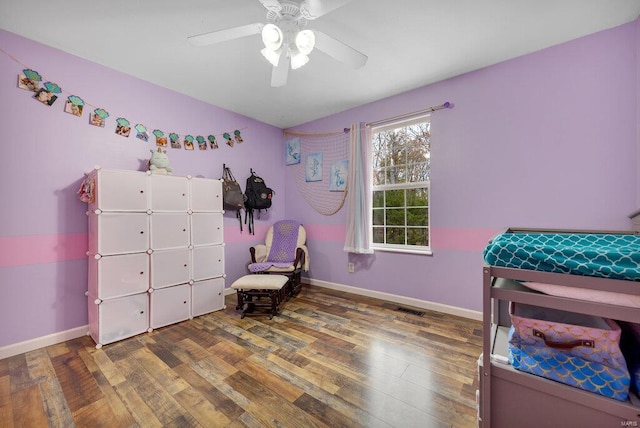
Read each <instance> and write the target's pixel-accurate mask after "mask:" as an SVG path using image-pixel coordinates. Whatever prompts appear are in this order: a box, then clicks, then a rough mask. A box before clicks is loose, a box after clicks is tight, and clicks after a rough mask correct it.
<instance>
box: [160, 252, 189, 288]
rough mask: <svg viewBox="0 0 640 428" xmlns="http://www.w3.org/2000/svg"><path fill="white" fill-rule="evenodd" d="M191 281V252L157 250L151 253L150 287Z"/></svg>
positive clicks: (162, 286)
mask: <svg viewBox="0 0 640 428" xmlns="http://www.w3.org/2000/svg"><path fill="white" fill-rule="evenodd" d="M190 279H191V250H189V249H188V248H179V249H175V250H159V251H154V252H153V253H151V287H152V288H155V289H157V288H164V287H169V286H171V285H176V284H186V283H187V282H189V280H190Z"/></svg>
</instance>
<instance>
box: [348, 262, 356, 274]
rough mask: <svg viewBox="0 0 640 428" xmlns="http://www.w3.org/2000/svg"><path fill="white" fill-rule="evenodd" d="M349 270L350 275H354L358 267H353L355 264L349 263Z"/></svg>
mask: <svg viewBox="0 0 640 428" xmlns="http://www.w3.org/2000/svg"><path fill="white" fill-rule="evenodd" d="M347 269H349V273H354V272H355V271H356V267H355V266H354V265H353V263H349V264H348V265H347Z"/></svg>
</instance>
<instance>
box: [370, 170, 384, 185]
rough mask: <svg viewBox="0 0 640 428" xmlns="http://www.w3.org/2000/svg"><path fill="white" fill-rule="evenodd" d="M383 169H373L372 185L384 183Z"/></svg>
mask: <svg viewBox="0 0 640 428" xmlns="http://www.w3.org/2000/svg"><path fill="white" fill-rule="evenodd" d="M384 174H385V170H384V169H374V170H373V185H374V186H381V185H383V184H384Z"/></svg>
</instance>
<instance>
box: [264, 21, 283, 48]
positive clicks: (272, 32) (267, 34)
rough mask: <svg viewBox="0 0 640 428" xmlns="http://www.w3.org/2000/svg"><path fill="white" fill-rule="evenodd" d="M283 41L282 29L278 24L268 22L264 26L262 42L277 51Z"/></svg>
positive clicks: (266, 46)
mask: <svg viewBox="0 0 640 428" xmlns="http://www.w3.org/2000/svg"><path fill="white" fill-rule="evenodd" d="M282 41H283V35H282V30H281V29H280V28H278V26H277V25H274V24H267V25H265V26H264V27H263V28H262V43H264V46H265V48H267V49H270V50H272V51H276V50H278V49H280V46H282Z"/></svg>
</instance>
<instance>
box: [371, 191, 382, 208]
mask: <svg viewBox="0 0 640 428" xmlns="http://www.w3.org/2000/svg"><path fill="white" fill-rule="evenodd" d="M373 206H374V208H379V207H384V192H381V191H375V192H373Z"/></svg>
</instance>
